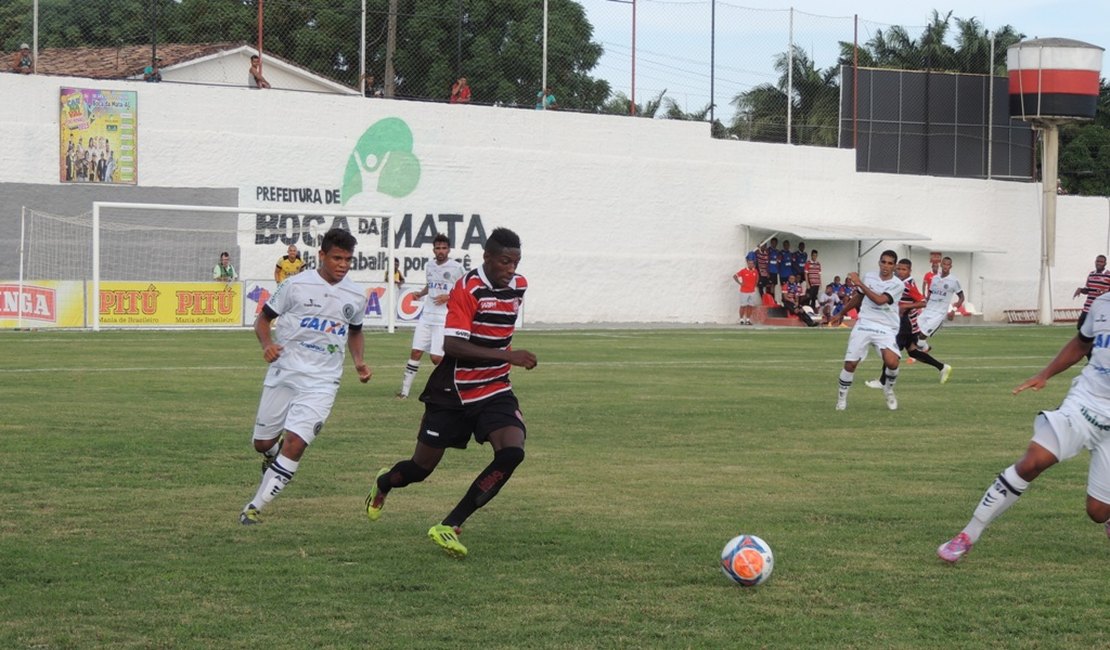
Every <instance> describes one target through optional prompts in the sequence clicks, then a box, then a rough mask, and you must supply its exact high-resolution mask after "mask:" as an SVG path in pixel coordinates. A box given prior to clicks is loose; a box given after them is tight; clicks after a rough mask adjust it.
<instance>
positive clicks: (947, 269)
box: [917, 257, 964, 352]
mask: <svg viewBox="0 0 1110 650" xmlns="http://www.w3.org/2000/svg"><path fill="white" fill-rule="evenodd" d="M952 296H956V305H955V307H956V309H959V308H960V307H962V306H963V304H964V290H963V288H962V287H961V286H960V281H959V280H958V279H956V276H954V275H952V258H951V257H946V258H944V259H943V260H941V261H940V275H935V276H933V280H932V282H930V283H929V300H928V302H926V303H925V308H924V309H922V310H921V314H920V315H919V316H918V317H917V326H918V328H920V329H921V339H920V340H919V341H918V344H917V347H918V348H919V349H921V350H924V351H926V352H928V351H929V346H928V344H926V343H925V339H926V338H928V337H930V336H932V335H933V334H934V333H935V332H936V331H937V330H938V329H940V326H941V324H942V323H944V319H945V318H946V317H947V316H948V308H949V307H950V306H951V303H952Z"/></svg>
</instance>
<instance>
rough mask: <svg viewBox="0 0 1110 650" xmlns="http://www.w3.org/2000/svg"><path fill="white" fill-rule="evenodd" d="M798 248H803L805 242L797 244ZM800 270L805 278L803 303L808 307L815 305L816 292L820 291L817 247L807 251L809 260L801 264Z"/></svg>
mask: <svg viewBox="0 0 1110 650" xmlns="http://www.w3.org/2000/svg"><path fill="white" fill-rule="evenodd" d="M798 247H799V248H804V247H805V244H804V243H800V244H798ZM802 271H803V274H804V277H805V279H806V281H805V284H806V299H805V304H807V305H809V306H810V307H814V308H816V307H817V294H819V293H821V263H820V262H818V261H817V249H816V248H815V249H813V250H812V251H810V253H809V260H808V261H807V262H805V264H804V265H803V266H802Z"/></svg>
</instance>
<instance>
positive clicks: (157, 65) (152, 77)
mask: <svg viewBox="0 0 1110 650" xmlns="http://www.w3.org/2000/svg"><path fill="white" fill-rule="evenodd" d="M143 81H146V82H149V83H158V82H159V81H162V57H160V56H156V57H154V59H152V60H151V62H150V65H148V66H147V67H146V68H144V69H143Z"/></svg>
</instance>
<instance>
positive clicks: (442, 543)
mask: <svg viewBox="0 0 1110 650" xmlns="http://www.w3.org/2000/svg"><path fill="white" fill-rule="evenodd" d="M461 532H462V530H461V529H458V528H452V527H451V526H445V525H443V524H438V525H435V526H432V527H431V528H430V529H428V537H430V538H431V539H432V541H433V542H435V543H436V546H438V547H440V548H442V549H443V552H444V553H447V554H448V555H450V556H451V557H453V558H455V559H458V560H461V559H463V558H464V557H466V547H465V546H463V545H462V542H460V541H459V533H461Z"/></svg>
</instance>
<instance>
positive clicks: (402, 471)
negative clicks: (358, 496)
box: [378, 460, 431, 494]
mask: <svg viewBox="0 0 1110 650" xmlns="http://www.w3.org/2000/svg"><path fill="white" fill-rule="evenodd" d="M429 474H431V472H429V471H428V470H426V469H424V468H423V467H421V466H419V465H417V464H416V463H414V462H412V461H411V460H402V461H401V462H399V463H397V464H396V465H394V466H393V468H392V469H390V470H389V471H388V472H386V473H385V474H382V475H381V476H379V477H378V491H379V492H381V493H382V494H389V491H390V490H391V489H393V488H395V487H405V486H406V485H408V484H409V483H419V482H420V481H423V480H424V479H426V478H428V475H429Z"/></svg>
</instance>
